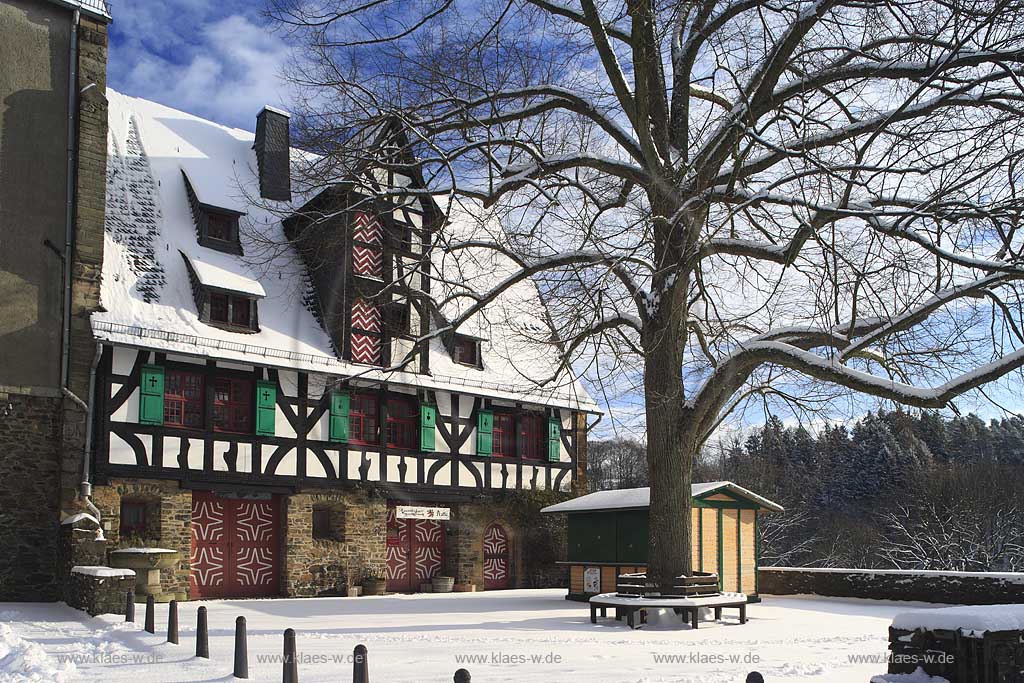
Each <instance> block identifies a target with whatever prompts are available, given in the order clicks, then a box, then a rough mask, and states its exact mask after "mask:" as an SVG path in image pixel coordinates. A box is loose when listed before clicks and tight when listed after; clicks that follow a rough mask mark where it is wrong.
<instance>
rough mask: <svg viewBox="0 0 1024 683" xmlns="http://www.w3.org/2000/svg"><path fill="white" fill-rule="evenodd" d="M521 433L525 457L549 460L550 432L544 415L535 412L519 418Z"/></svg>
mask: <svg viewBox="0 0 1024 683" xmlns="http://www.w3.org/2000/svg"><path fill="white" fill-rule="evenodd" d="M519 435H520V436H521V437H522V440H523V458H525V459H527V460H547V457H548V432H547V422H546V421H545V420H544V418H543V416H541V415H537V414H535V413H531V414H527V415H523V416H522V417H521V418H520V419H519Z"/></svg>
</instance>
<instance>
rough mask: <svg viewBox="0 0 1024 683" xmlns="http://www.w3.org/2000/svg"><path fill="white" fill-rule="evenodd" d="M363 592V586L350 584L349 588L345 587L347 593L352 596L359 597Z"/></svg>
mask: <svg viewBox="0 0 1024 683" xmlns="http://www.w3.org/2000/svg"><path fill="white" fill-rule="evenodd" d="M362 594H363V587H362V586H349V587H348V588H347V589H345V595H347V596H348V597H350V598H358V597H359V596H360V595H362Z"/></svg>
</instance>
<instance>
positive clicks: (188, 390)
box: [164, 370, 205, 429]
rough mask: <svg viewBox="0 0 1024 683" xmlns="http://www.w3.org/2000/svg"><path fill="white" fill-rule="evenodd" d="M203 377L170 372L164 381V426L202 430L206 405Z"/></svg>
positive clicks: (196, 373)
mask: <svg viewBox="0 0 1024 683" xmlns="http://www.w3.org/2000/svg"><path fill="white" fill-rule="evenodd" d="M203 384H204V382H203V375H202V374H200V373H198V372H184V371H182V370H169V371H167V373H166V379H165V381H164V424H165V425H174V426H177V427H189V428H192V429H202V427H203V413H204V412H205V405H204V401H203V396H204V391H203Z"/></svg>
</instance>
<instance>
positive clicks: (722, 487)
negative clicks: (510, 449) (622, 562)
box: [541, 481, 783, 512]
mask: <svg viewBox="0 0 1024 683" xmlns="http://www.w3.org/2000/svg"><path fill="white" fill-rule="evenodd" d="M719 492H729V493H733V494H735V495H737V496H740V497H741V498H746V499H747V500H749V501H750V502H752V503H756V504H758V505H760V506H761V508H762V509H764V510H768V511H771V512H782V511H783V508H782V506H781V505H779V504H778V503H773V502H772V501H770V500H768V499H767V498H764V497H762V496H759V495H757V494H756V493H754V492H753V491H750V490H749V489H745V488H743V487H742V486H739V485H737V484H734V483H732V482H731V481H709V482H703V483H698V484H692V485H691V486H690V494H691V495H692V496H693V497H694V498H700V497H703V496H709V495H712V494H715V493H719ZM650 504H651V489H650V488H649V487H647V486H644V487H642V488H635V489H613V490H610V491H595V492H594V493H588V494H587V495H585V496H580V497H579V498H573V499H572V500H567V501H565V502H564V503H557V504H555V505H549V506H548V507H546V508H544V509H543V510H541V512H594V511H597V510H624V509H643V508H647V507H649V506H650Z"/></svg>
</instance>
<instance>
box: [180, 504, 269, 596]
mask: <svg viewBox="0 0 1024 683" xmlns="http://www.w3.org/2000/svg"><path fill="white" fill-rule="evenodd" d="M279 525H280V514H279V505H278V499H277V497H273V498H269V499H246V498H228V497H225V496H218V495H217V494H215V493H211V492H208V491H193V493H192V525H191V526H192V552H191V557H190V560H191V562H190V564H191V574H190V577H189V583H190V585H191V589H192V597H193V598H254V597H267V596H272V595H277V594H278V571H279V559H278V533H279Z"/></svg>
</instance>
